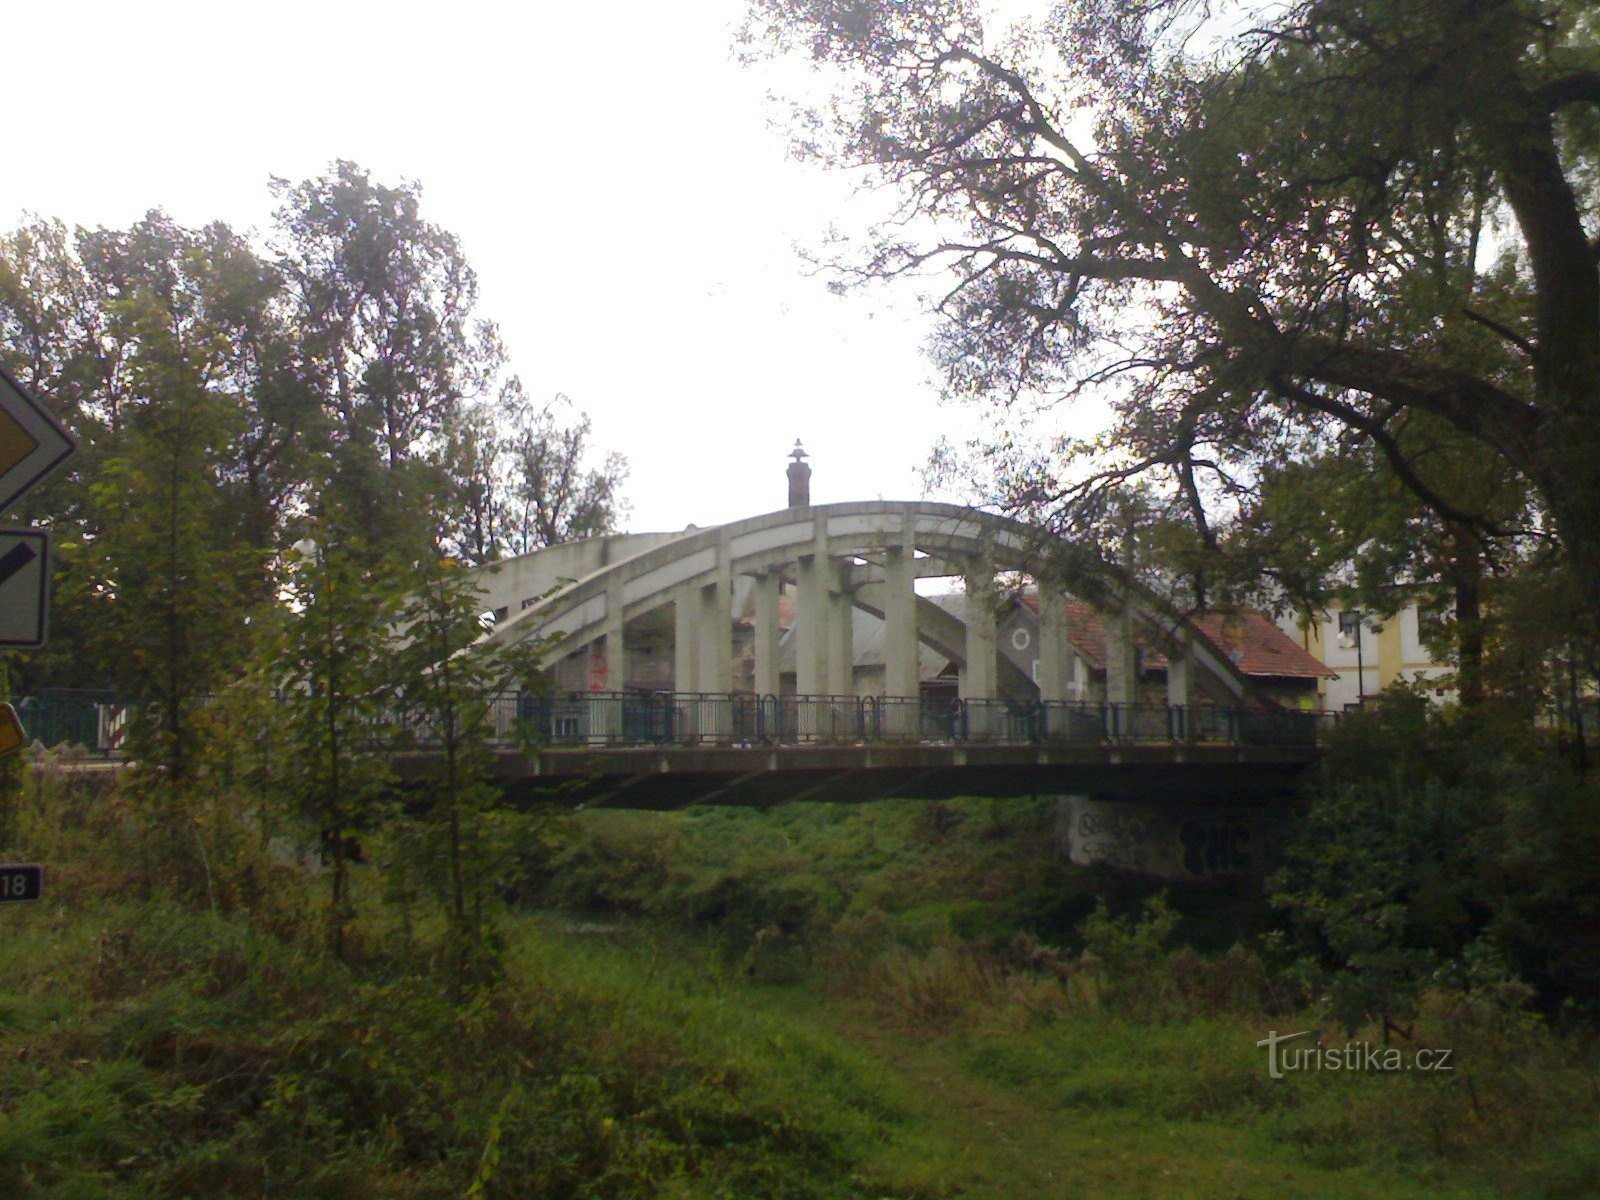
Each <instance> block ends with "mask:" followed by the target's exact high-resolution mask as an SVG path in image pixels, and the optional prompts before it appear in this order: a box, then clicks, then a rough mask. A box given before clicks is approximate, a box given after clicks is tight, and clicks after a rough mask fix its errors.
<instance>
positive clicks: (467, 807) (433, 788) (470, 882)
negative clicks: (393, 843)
mask: <svg viewBox="0 0 1600 1200" xmlns="http://www.w3.org/2000/svg"><path fill="white" fill-rule="evenodd" d="M412 583H413V589H412V591H411V592H410V593H409V594H408V595H407V597H406V599H405V601H404V602H403V603H402V604H401V605H400V607H399V610H398V612H397V613H396V616H395V625H394V632H395V636H396V637H397V638H398V640H399V648H398V650H397V651H396V653H395V654H394V656H393V662H392V665H391V666H390V668H389V670H390V675H389V678H390V679H391V680H393V681H394V683H395V687H394V691H395V694H396V696H397V699H398V702H399V705H400V708H401V711H402V712H403V713H404V714H405V720H406V723H407V728H406V729H405V730H404V731H403V732H404V733H405V735H406V739H405V740H412V741H415V742H416V743H419V744H421V745H422V746H424V747H426V748H428V749H430V750H431V751H432V752H433V756H432V758H431V760H430V765H429V767H428V768H427V769H426V773H425V774H424V775H423V777H422V778H421V779H420V780H419V781H418V782H419V783H420V790H419V792H418V794H417V796H416V798H415V801H414V803H413V805H412V806H411V807H412V809H413V811H414V812H416V813H417V815H416V816H415V817H414V818H413V819H412V820H411V821H410V823H409V828H408V829H407V830H406V831H405V833H404V834H403V835H402V841H403V843H404V844H405V846H406V847H407V848H408V850H409V856H408V857H409V863H408V864H407V865H408V866H409V867H410V868H411V869H412V870H414V871H416V872H417V873H418V874H419V875H420V877H421V878H422V879H423V880H424V881H425V883H426V885H427V886H428V887H429V888H430V889H431V890H432V891H433V892H434V894H435V895H436V896H437V897H438V899H439V900H440V901H441V902H442V903H443V904H444V907H445V910H446V912H447V913H448V914H449V919H450V934H449V942H450V945H449V949H448V957H449V959H450V960H451V962H452V963H454V964H455V971H456V976H457V978H458V980H459V981H460V983H461V984H462V985H465V984H466V983H468V982H471V981H472V979H473V977H474V976H475V975H477V974H479V973H481V972H482V971H483V970H486V969H488V968H489V966H490V956H488V955H487V953H486V952H487V950H488V947H489V943H488V940H487V937H486V933H487V931H486V927H485V923H484V907H485V903H486V901H489V900H490V899H492V897H493V896H494V895H495V893H496V891H497V889H498V886H499V884H500V883H501V881H502V879H503V877H504V876H505V875H506V874H507V873H508V871H509V866H510V862H511V860H512V858H513V857H514V855H515V853H516V851H517V850H518V848H519V845H520V843H521V841H522V840H523V838H524V836H525V827H526V825H527V822H526V821H524V820H522V819H521V817H520V814H518V813H516V812H515V811H514V810H512V809H511V808H510V807H509V806H507V805H505V804H504V803H503V799H502V793H501V790H500V789H499V788H497V787H495V786H493V785H492V784H490V783H489V782H488V781H487V776H488V771H489V767H490V765H491V762H492V759H493V751H492V750H491V747H490V743H491V739H493V738H494V737H495V736H496V735H497V734H498V733H500V732H501V725H502V722H503V721H504V720H505V717H506V715H507V714H505V713H504V712H502V711H500V710H499V709H498V708H497V707H496V701H497V699H498V698H501V697H503V696H505V695H506V694H507V693H508V692H515V691H517V690H518V687H519V685H520V684H521V682H522V681H523V680H524V679H526V678H528V677H530V676H531V675H532V674H533V673H534V671H535V669H536V667H537V649H538V648H537V646H533V645H529V644H526V643H524V644H518V645H506V644H504V643H499V642H487V641H484V640H483V634H484V633H485V631H486V626H485V622H484V609H483V600H482V591H481V589H479V588H477V587H476V586H474V585H472V584H471V582H470V581H469V580H468V579H467V578H466V577H465V576H464V575H463V574H462V572H461V568H460V564H458V563H456V562H455V561H454V560H449V559H446V560H443V561H440V562H438V563H437V564H436V565H434V566H432V567H431V568H428V569H424V570H422V571H420V572H419V573H418V575H417V577H416V578H414V579H413V581H412ZM418 810H420V811H418Z"/></svg>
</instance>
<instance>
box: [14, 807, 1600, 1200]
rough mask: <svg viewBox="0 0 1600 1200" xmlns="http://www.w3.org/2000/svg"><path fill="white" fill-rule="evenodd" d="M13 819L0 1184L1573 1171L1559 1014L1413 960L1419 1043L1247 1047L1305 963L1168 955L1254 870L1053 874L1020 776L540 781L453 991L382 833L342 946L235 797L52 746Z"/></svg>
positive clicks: (122, 1190)
mask: <svg viewBox="0 0 1600 1200" xmlns="http://www.w3.org/2000/svg"><path fill="white" fill-rule="evenodd" d="M7 818H8V828H9V829H10V830H11V834H10V836H11V839H12V846H11V850H12V852H13V853H15V854H17V855H18V856H19V857H28V858H37V859H40V860H43V861H44V862H46V863H47V864H48V866H49V868H50V876H49V883H48V885H47V886H48V894H47V899H46V901H45V902H44V903H43V904H40V905H36V906H27V907H22V906H13V907H9V908H7V909H4V910H0V918H3V919H4V920H5V921H6V922H7V924H8V928H7V934H8V936H7V937H6V938H5V939H4V940H3V941H0V1194H4V1195H6V1196H16V1197H36V1196H37V1197H46V1196H48V1197H98V1196H104V1197H113V1196H115V1197H124V1196H133V1197H138V1196H150V1197H156V1196H163V1197H164V1196H208V1197H210V1196H261V1197H267V1196H285V1197H298V1196H315V1197H323V1196H329V1197H333V1196H348V1197H435V1196H437V1197H445V1196H450V1197H496V1196H505V1197H512V1196H541V1197H544V1196H549V1197H633V1196H681V1197H752V1196H761V1197H767V1196H772V1197H928V1198H934V1197H951V1198H954V1197H995V1198H996V1200H998V1198H1000V1197H1006V1198H1008V1200H1009V1198H1011V1197H1018V1196H1044V1197H1054V1196H1061V1197H1067V1196H1077V1195H1106V1196H1130V1197H1195V1196H1200V1197H1219V1198H1220V1197H1229V1198H1233V1197H1258V1196H1259V1197H1267V1196H1304V1197H1323V1196H1327V1197H1333V1196H1340V1197H1343V1196H1349V1195H1364V1196H1379V1197H1382V1196H1395V1197H1413V1196H1493V1195H1507V1194H1509V1195H1525V1196H1529V1197H1534V1196H1572V1197H1577V1196H1586V1195H1592V1194H1594V1192H1595V1191H1596V1189H1597V1188H1600V1136H1597V1133H1600V1127H1597V1123H1596V1122H1597V1116H1596V1114H1597V1112H1600V1084H1597V1080H1600V1074H1597V1071H1596V1056H1595V1054H1594V1050H1593V1047H1592V1045H1588V1044H1586V1043H1585V1042H1584V1041H1583V1040H1582V1039H1581V1037H1580V1036H1579V1035H1577V1034H1576V1033H1571V1034H1560V1035H1557V1034H1555V1033H1552V1032H1551V1031H1550V1030H1549V1029H1548V1028H1546V1027H1545V1025H1544V1024H1542V1023H1541V1022H1539V1021H1536V1020H1534V1019H1532V1018H1527V1017H1524V1016H1520V1015H1517V1014H1516V1013H1514V1012H1508V1010H1506V1009H1504V1008H1503V1007H1496V1006H1494V1005H1492V1004H1489V1003H1487V1002H1485V1001H1484V1000H1483V998H1481V997H1479V998H1474V997H1471V996H1467V995H1464V994H1457V993H1446V992H1444V991H1440V992H1439V993H1438V995H1437V996H1435V997H1434V998H1433V999H1432V1000H1431V1001H1430V1006H1429V1007H1428V1008H1427V1010H1426V1011H1425V1012H1423V1013H1422V1014H1420V1015H1419V1017H1418V1020H1417V1023H1416V1025H1415V1026H1414V1027H1413V1028H1411V1029H1410V1030H1409V1033H1410V1034H1411V1035H1412V1041H1411V1042H1409V1043H1406V1044H1407V1045H1408V1046H1409V1045H1413V1044H1416V1045H1428V1046H1443V1047H1449V1048H1451V1049H1452V1051H1453V1052H1454V1054H1455V1056H1456V1063H1455V1065H1456V1068H1457V1069H1456V1070H1455V1071H1453V1072H1451V1073H1449V1074H1448V1075H1421V1074H1399V1075H1377V1074H1361V1073H1354V1072H1346V1073H1343V1074H1337V1075H1336V1074H1331V1073H1318V1074H1310V1073H1302V1074H1300V1075H1298V1076H1292V1077H1290V1078H1286V1079H1282V1080H1274V1079H1271V1078H1269V1077H1268V1075H1267V1072H1266V1063H1265V1056H1264V1052H1263V1051H1261V1050H1259V1049H1257V1048H1256V1045H1255V1042H1256V1041H1257V1040H1258V1039H1260V1038H1262V1037H1264V1036H1265V1035H1266V1033H1267V1032H1268V1031H1269V1030H1273V1029H1277V1030H1280V1031H1289V1030H1299V1029H1302V1028H1308V1027H1310V1024H1308V1023H1313V1022H1316V1021H1318V1020H1320V1018H1319V1016H1318V1015H1317V1013H1316V1012H1315V1011H1314V1000H1315V997H1314V996H1310V995H1308V993H1307V990H1306V988H1305V986H1304V985H1303V983H1300V982H1295V981H1292V980H1287V981H1286V980H1285V978H1284V977H1283V971H1282V970H1281V969H1280V967H1279V965H1278V964H1274V963H1272V962H1271V961H1270V955H1268V956H1267V957H1263V953H1261V952H1258V951H1255V950H1245V949H1235V950H1232V951H1226V952H1217V953H1204V954H1202V953H1198V952H1196V951H1195V950H1193V949H1184V948H1179V949H1173V947H1175V946H1179V947H1181V946H1182V944H1183V943H1184V941H1185V940H1189V941H1193V942H1196V943H1198V944H1201V945H1211V946H1219V945H1226V944H1228V943H1229V942H1230V941H1231V939H1232V937H1233V935H1235V934H1236V933H1238V932H1241V931H1243V932H1244V933H1245V934H1248V933H1249V931H1250V930H1251V928H1252V927H1253V926H1254V925H1255V924H1257V923H1258V922H1259V920H1260V914H1259V913H1258V912H1257V911H1256V910H1255V908H1253V907H1252V904H1251V902H1250V899H1249V897H1248V896H1247V895H1246V894H1244V893H1243V892H1237V893H1230V892H1227V891H1220V892H1213V893H1208V894H1205V895H1198V894H1197V895H1195V896H1187V895H1182V894H1175V895H1173V896H1171V897H1169V899H1168V902H1167V903H1166V904H1165V905H1163V904H1155V903H1149V902H1148V901H1149V897H1148V896H1143V897H1141V896H1139V895H1138V892H1139V891H1140V889H1139V888H1138V887H1135V886H1134V885H1131V884H1129V883H1127V882H1126V881H1115V880H1110V879H1107V878H1105V877H1100V876H1094V875H1089V874H1085V873H1078V872H1073V871H1071V870H1070V869H1068V868H1066V867H1064V866H1062V865H1061V864H1060V863H1059V862H1057V861H1056V860H1055V858H1054V856H1053V854H1052V853H1051V851H1050V846H1049V836H1048V835H1049V827H1050V823H1051V819H1052V817H1051V814H1050V812H1049V811H1048V808H1047V807H1046V806H1043V805H1031V804H1026V803H1022V804H1016V805H1010V806H996V805H990V804H988V803H987V802H970V803H956V804H949V805H942V806H929V805H919V804H914V803H899V804H892V803H891V804H882V805H876V806H871V807H865V808H818V807H806V806H794V807H792V808H788V809H781V810H776V811H774V812H771V813H766V814H761V813H753V812H749V813H737V812H726V811H720V810H715V811H713V810H708V811H703V812H695V811H691V812H686V813H678V814H622V813H593V812H590V813H579V814H573V815H563V814H552V815H550V816H548V817H547V818H546V819H545V820H543V821H541V822H539V823H538V824H537V825H536V826H535V828H534V829H533V831H532V832H533V835H534V837H533V842H532V844H531V846H530V849H529V851H528V855H527V857H526V859H525V862H524V874H523V878H522V880H521V883H520V885H519V886H520V890H521V893H522V902H523V905H524V907H522V908H521V909H520V910H518V909H513V910H511V911H509V912H508V913H506V914H503V915H502V916H501V917H500V918H499V919H498V920H497V922H496V926H495V929H496V933H495V939H494V942H495V945H494V955H493V957H494V962H495V965H496V971H495V972H494V973H493V974H492V977H490V978H489V979H488V980H487V982H484V983H483V984H482V985H480V986H477V987H473V988H470V989H467V990H466V991H465V992H462V991H460V989H459V988H458V987H457V986H456V985H455V981H454V980H453V979H451V978H450V977H449V976H448V973H447V972H445V971H443V970H441V965H440V964H441V961H442V960H441V937H440V931H441V927H440V925H439V924H438V922H437V919H436V916H435V915H434V914H432V913H431V912H429V911H428V910H427V908H426V906H425V905H420V904H419V903H418V902H416V901H415V900H414V899H413V900H412V901H410V902H408V904H407V905H406V906H397V905H396V904H395V903H393V902H392V901H388V902H386V900H385V894H386V892H387V891H389V890H390V889H389V881H388V877H387V876H388V873H387V871H386V869H385V866H384V863H385V861H386V859H385V854H386V847H385V846H384V844H383V840H382V839H381V838H375V839H373V840H372V842H371V843H370V844H369V845H368V846H367V852H368V853H367V855H366V857H367V859H368V861H367V862H365V863H363V864H361V865H360V866H358V867H357V869H356V872H355V887H356V894H355V904H356V911H357V914H358V915H357V919H356V921H355V923H354V925H353V926H352V931H351V936H350V937H349V938H348V940H347V954H346V957H345V959H344V960H337V959H335V958H334V957H332V956H331V955H330V954H329V953H328V951H327V949H326V943H325V939H324V937H323V936H322V931H323V929H324V927H325V916H326V913H325V908H326V904H327V897H326V896H325V894H324V892H325V888H324V879H323V877H322V876H321V875H320V873H319V869H318V868H317V866H316V864H315V861H314V858H313V859H310V860H306V861H293V860H291V861H286V860H285V858H284V856H283V854H282V853H281V844H277V845H276V846H275V844H274V843H273V842H272V841H271V840H270V838H269V837H268V836H267V834H268V832H269V831H268V829H267V828H266V827H265V826H263V825H262V819H261V818H262V814H261V812H260V811H259V810H258V809H257V808H256V807H254V806H253V805H252V804H248V803H245V802H243V801H240V800H236V799H233V798H229V797H225V796H209V797H207V798H206V799H205V800H204V802H203V803H202V802H198V801H190V802H187V803H186V804H185V805H184V806H178V807H173V806H170V805H166V804H162V803H153V802H152V801H151V800H150V798H149V797H148V796H145V797H140V796H138V795H134V794H128V793H124V792H116V791H114V792H110V793H99V792H91V791H89V790H85V789H81V788H78V787H77V786H76V785H74V784H72V783H71V782H70V781H62V780H55V781H50V780H48V779H47V778H41V779H37V780H36V781H35V784H33V785H30V786H29V787H28V788H26V789H25V790H24V791H23V793H22V795H21V799H20V801H19V802H18V803H17V804H16V805H14V806H13V807H11V808H10V809H9V810H8V812H7ZM533 906H537V907H533ZM1307 1004H1313V1008H1312V1009H1311V1010H1307V1009H1306V1008H1305V1007H1304V1006H1305V1005H1307ZM1328 1035H1329V1038H1330V1040H1332V1038H1333V1035H1334V1031H1328ZM1357 1036H1358V1037H1370V1038H1378V1037H1380V1036H1381V1034H1380V1032H1379V1031H1377V1030H1371V1029H1368V1030H1360V1031H1357ZM1338 1037H1339V1038H1340V1039H1341V1040H1342V1037H1343V1034H1342V1031H1338Z"/></svg>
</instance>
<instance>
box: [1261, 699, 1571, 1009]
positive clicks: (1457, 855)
mask: <svg viewBox="0 0 1600 1200" xmlns="http://www.w3.org/2000/svg"><path fill="white" fill-rule="evenodd" d="M1594 803H1595V795H1594V790H1593V785H1592V783H1585V782H1583V781H1580V780H1578V779H1575V778H1573V777H1572V776H1571V775H1570V773H1569V769H1568V768H1567V766H1566V765H1565V764H1564V763H1563V762H1561V761H1560V760H1559V759H1557V758H1555V757H1554V756H1552V755H1551V754H1549V753H1548V751H1543V750H1541V749H1540V748H1539V747H1538V746H1537V745H1534V744H1531V743H1529V742H1528V741H1527V740H1526V739H1525V735H1524V734H1522V733H1521V732H1520V731H1519V730H1518V728H1517V727H1516V726H1511V727H1509V728H1508V729H1501V728H1498V727H1496V726H1495V725H1493V724H1491V723H1488V722H1485V721H1481V720H1472V721H1467V720H1465V719H1463V718H1462V717H1460V716H1459V715H1453V714H1450V713H1441V712H1438V711H1436V710H1434V709H1432V708H1430V707H1429V705H1428V704H1427V702H1426V701H1425V700H1423V699H1422V698H1420V697H1416V696H1411V695H1409V694H1406V693H1403V692H1396V693H1386V694H1385V697H1384V699H1383V701H1382V702H1381V703H1380V704H1378V705H1375V706H1374V707H1373V709H1372V710H1371V711H1370V712H1368V713H1365V714H1362V715H1360V716H1357V717H1355V718H1352V719H1351V720H1349V721H1347V722H1344V723H1343V725H1342V727H1341V729H1340V731H1339V736H1338V738H1337V739H1336V740H1335V741H1334V743H1333V744H1332V746H1331V747H1330V750H1329V755H1328V759H1327V762H1326V764H1325V766H1324V769H1323V771H1322V774H1321V776H1320V778H1319V779H1318V781H1317V783H1316V785H1315V787H1314V788H1313V789H1312V791H1311V793H1310V796H1309V798H1308V802H1307V811H1306V813H1305V816H1304V818H1303V820H1302V822H1301V824H1300V826H1299V831H1298V834H1297V835H1296V837H1295V839H1294V842H1293V844H1292V845H1291V847H1290V849H1289V854H1288V861H1287V864H1286V866H1285V867H1284V869H1283V870H1282V871H1280V872H1279V873H1278V875H1277V876H1276V877H1275V878H1274V880H1273V881H1272V889H1273V893H1274V895H1273V901H1274V903H1275V904H1276V905H1278V906H1279V907H1280V908H1282V909H1283V910H1284V911H1285V912H1286V913H1287V914H1288V915H1289V917H1290V919H1291V920H1292V921H1293V922H1294V925H1295V927H1296V929H1298V930H1299V931H1300V934H1301V935H1302V938H1303V939H1304V940H1303V941H1302V943H1301V944H1302V946H1303V947H1304V949H1306V950H1307V951H1309V952H1310V953H1312V954H1314V955H1315V956H1316V957H1317V958H1318V959H1319V960H1320V961H1321V962H1323V963H1324V964H1325V965H1326V966H1327V967H1328V968H1329V969H1330V970H1331V975H1330V989H1331V990H1330V994H1329V999H1330V1004H1331V1007H1332V1010H1333V1012H1334V1014H1335V1016H1336V1017H1337V1018H1338V1019H1339V1020H1341V1021H1342V1022H1344V1023H1345V1024H1346V1025H1347V1026H1352V1027H1353V1026H1355V1025H1357V1024H1360V1023H1362V1022H1364V1021H1366V1020H1370V1019H1375V1018H1379V1017H1385V1016H1390V1015H1393V1016H1397V1017H1403V1016H1405V1015H1406V1014H1408V1013H1409V1012H1411V1011H1412V1010H1413V1009H1414V1007H1415V1005H1416V1003H1417V1000H1418V997H1419V995H1420V993H1421V992H1422V991H1423V989H1425V988H1427V987H1430V986H1433V985H1434V984H1436V983H1437V982H1439V981H1440V980H1441V979H1448V980H1452V981H1454V982H1456V983H1457V984H1459V985H1460V986H1463V987H1469V988H1483V989H1490V990H1493V991H1495V992H1496V993H1498V994H1500V995H1502V996H1504V997H1505V998H1507V999H1508V1001H1509V1002H1511V1003H1512V1005H1513V1007H1515V1006H1516V1004H1518V1003H1520V1002H1521V1000H1523V999H1525V998H1526V997H1527V995H1528V990H1529V989H1530V988H1531V989H1532V990H1533V991H1534V992H1536V994H1537V996H1538V1000H1539V1003H1540V1005H1541V1006H1542V1007H1544V1008H1545V1009H1546V1010H1548V1011H1553V1010H1555V1009H1556V1008H1557V1007H1559V1006H1561V1005H1563V1004H1567V1005H1571V1004H1578V1005H1589V1004H1592V1002H1593V999H1594V997H1595V996H1596V995H1597V994H1600V992H1597V991H1596V988H1597V987H1600V941H1597V940H1596V939H1595V938H1594V937H1593V936H1591V935H1590V933H1588V932H1586V931H1591V930H1593V929H1594V927H1595V926H1594V917H1595V914H1597V913H1600V874H1597V872H1596V870H1595V867H1594V864H1595V863H1596V862H1597V861H1600V859H1597V857H1596V855H1597V853H1600V841H1597V837H1600V835H1597V833H1596V830H1595V827H1594V823H1593V817H1592V814H1593V812H1594ZM1518 981H1521V982H1520V983H1519V982H1518ZM1523 984H1525V985H1527V987H1523V986H1522V985H1523Z"/></svg>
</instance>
